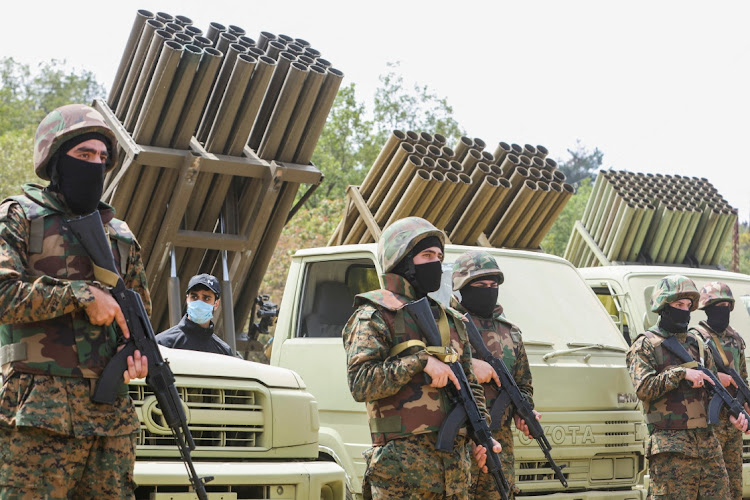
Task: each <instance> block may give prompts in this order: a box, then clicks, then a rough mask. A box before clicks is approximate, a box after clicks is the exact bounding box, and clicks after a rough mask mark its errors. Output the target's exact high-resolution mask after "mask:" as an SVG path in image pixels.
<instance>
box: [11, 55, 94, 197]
mask: <svg viewBox="0 0 750 500" xmlns="http://www.w3.org/2000/svg"><path fill="white" fill-rule="evenodd" d="M103 95H104V87H102V85H101V84H99V83H98V82H97V81H96V79H95V78H94V75H93V73H91V72H90V71H75V70H68V69H66V68H65V62H64V61H57V60H52V61H50V62H45V63H41V64H40V65H39V66H38V68H36V70H35V71H32V70H31V68H30V67H29V65H27V64H23V63H20V62H18V61H16V60H14V59H13V58H9V57H5V58H1V59H0V168H2V171H3V176H2V179H0V199H2V198H5V197H6V196H8V195H10V194H15V193H17V192H18V190H19V187H20V185H21V184H23V183H24V182H31V181H33V180H34V179H35V178H36V177H35V175H34V169H33V163H32V156H33V144H34V132H35V131H36V127H37V125H38V124H39V122H40V121H41V120H42V118H44V117H45V116H46V115H47V113H49V112H50V111H52V110H53V109H55V108H56V107H58V106H62V105H64V104H70V103H73V102H83V103H91V102H92V101H93V99H94V98H95V97H102V96H103Z"/></svg>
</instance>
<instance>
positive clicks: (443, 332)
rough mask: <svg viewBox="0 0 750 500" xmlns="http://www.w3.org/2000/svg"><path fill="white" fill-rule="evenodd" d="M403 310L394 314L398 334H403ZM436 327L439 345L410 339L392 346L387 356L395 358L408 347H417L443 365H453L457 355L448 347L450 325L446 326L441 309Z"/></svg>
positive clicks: (446, 321) (445, 318) (444, 316)
mask: <svg viewBox="0 0 750 500" xmlns="http://www.w3.org/2000/svg"><path fill="white" fill-rule="evenodd" d="M403 311H404V310H403V309H400V310H399V311H398V312H397V313H396V318H395V320H394V322H395V325H394V326H395V329H396V330H397V331H398V332H404V331H405V327H404V316H403V315H404V312H403ZM436 323H437V325H438V329H439V330H440V343H441V345H439V346H428V345H427V344H425V343H424V341H422V340H419V339H412V340H407V341H406V342H401V343H400V344H396V345H395V346H393V347H392V348H391V350H390V352H389V353H388V355H389V356H397V355H399V354H401V353H402V352H404V351H405V350H406V349H409V348H410V347H415V346H419V347H422V348H424V349H425V351H427V354H429V355H430V356H435V357H436V358H438V359H439V360H440V361H442V362H444V363H455V362H456V361H458V354H457V353H456V352H455V351H454V350H453V348H452V347H451V345H450V335H451V331H450V325H448V317H447V316H446V314H445V311H443V309H442V308H441V309H440V317H439V318H438V320H437V321H436Z"/></svg>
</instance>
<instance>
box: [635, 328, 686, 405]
mask: <svg viewBox="0 0 750 500" xmlns="http://www.w3.org/2000/svg"><path fill="white" fill-rule="evenodd" d="M626 363H627V365H628V371H629V372H630V378H631V380H632V381H633V386H634V387H635V392H636V394H637V395H638V399H640V400H641V401H652V400H654V399H659V398H661V397H662V396H664V395H665V394H666V393H667V392H669V391H672V390H674V389H676V388H677V386H678V385H680V382H681V381H683V380H684V379H685V369H684V368H682V367H680V366H676V367H673V368H669V369H667V370H664V371H663V372H661V373H659V372H657V371H656V359H655V356H654V346H653V345H652V344H651V342H650V341H649V340H648V338H646V337H644V336H642V337H639V338H638V339H637V340H636V341H635V342H633V345H632V346H630V349H629V350H628V354H627V356H626Z"/></svg>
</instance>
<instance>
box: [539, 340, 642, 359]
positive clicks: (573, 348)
mask: <svg viewBox="0 0 750 500" xmlns="http://www.w3.org/2000/svg"><path fill="white" fill-rule="evenodd" d="M568 347H569V349H560V350H558V351H553V352H549V353H547V354H545V355H544V356H542V360H544V361H547V360H548V359H551V358H555V357H557V356H567V355H570V354H577V353H579V352H581V351H587V350H589V349H599V350H602V351H614V352H623V353H625V352H628V350H627V349H625V348H622V347H617V346H612V345H604V344H577V343H570V344H568ZM590 357H591V354H587V355H586V358H585V360H586V361H588V358H590Z"/></svg>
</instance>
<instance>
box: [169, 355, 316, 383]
mask: <svg viewBox="0 0 750 500" xmlns="http://www.w3.org/2000/svg"><path fill="white" fill-rule="evenodd" d="M159 350H160V351H161V355H162V357H163V358H164V359H165V360H166V361H167V362H168V363H169V367H170V368H171V369H172V372H173V373H174V374H175V375H176V376H181V375H182V376H194V377H201V378H232V379H243V380H254V381H257V382H260V383H261V384H263V385H265V386H267V387H278V388H286V389H305V388H306V387H305V384H304V382H302V378H301V377H300V376H299V375H297V373H295V372H293V371H292V370H289V369H287V368H279V367H277V366H270V365H265V364H262V363H256V362H254V361H245V360H244V359H240V358H235V357H232V356H225V355H223V354H213V353H207V352H201V351H190V350H187V349H170V348H169V347H164V346H161V345H160V346H159Z"/></svg>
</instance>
